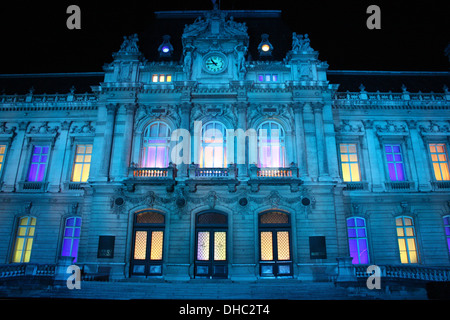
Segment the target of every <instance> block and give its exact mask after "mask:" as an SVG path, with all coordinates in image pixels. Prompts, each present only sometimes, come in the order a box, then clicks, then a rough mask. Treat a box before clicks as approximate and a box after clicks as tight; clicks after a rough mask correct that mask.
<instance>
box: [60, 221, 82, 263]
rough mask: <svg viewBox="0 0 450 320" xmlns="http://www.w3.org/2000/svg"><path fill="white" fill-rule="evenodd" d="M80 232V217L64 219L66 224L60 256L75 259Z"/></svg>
mask: <svg viewBox="0 0 450 320" xmlns="http://www.w3.org/2000/svg"><path fill="white" fill-rule="evenodd" d="M80 233H81V218H80V217H70V218H67V219H66V226H65V228H64V237H63V245H62V252H61V256H63V257H73V258H75V259H74V261H73V262H76V261H77V257H78V246H79V244H80Z"/></svg>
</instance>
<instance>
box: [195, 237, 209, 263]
mask: <svg viewBox="0 0 450 320" xmlns="http://www.w3.org/2000/svg"><path fill="white" fill-rule="evenodd" d="M197 260H202V261H207V260H209V232H208V231H202V232H200V231H199V232H198V233H197Z"/></svg>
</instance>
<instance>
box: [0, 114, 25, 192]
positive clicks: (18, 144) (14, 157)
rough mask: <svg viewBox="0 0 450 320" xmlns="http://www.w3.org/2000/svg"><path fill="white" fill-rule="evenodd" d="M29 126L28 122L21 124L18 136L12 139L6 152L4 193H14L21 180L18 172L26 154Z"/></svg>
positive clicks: (17, 132)
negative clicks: (26, 134) (18, 181)
mask: <svg viewBox="0 0 450 320" xmlns="http://www.w3.org/2000/svg"><path fill="white" fill-rule="evenodd" d="M27 126H28V122H20V123H19V128H18V130H17V131H16V136H15V137H14V138H12V141H11V143H10V144H9V148H8V149H7V150H6V152H7V157H6V159H7V162H6V163H4V164H3V165H4V167H3V171H4V173H3V186H2V191H3V192H14V190H15V185H16V183H17V177H19V179H20V176H19V175H18V174H19V172H18V171H19V168H20V166H19V165H20V163H21V158H22V157H23V154H25V149H24V146H25V145H26V143H25V131H26V129H27ZM22 151H24V152H22ZM21 155H22V156H21ZM22 162H23V161H22Z"/></svg>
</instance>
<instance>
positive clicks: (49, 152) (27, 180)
mask: <svg viewBox="0 0 450 320" xmlns="http://www.w3.org/2000/svg"><path fill="white" fill-rule="evenodd" d="M35 147H41V148H43V147H48V154H47V161H46V162H45V171H44V174H43V177H42V180H41V181H37V180H29V176H30V170H31V166H32V165H33V156H34V154H35V153H34V148H35ZM52 149H53V144H51V143H50V142H45V141H42V143H41V142H40V141H36V142H34V143H33V144H31V150H30V155H29V158H28V159H29V160H28V161H29V162H28V169H27V170H26V172H25V181H26V182H39V183H45V182H47V174H48V172H49V166H50V160H51V159H50V157H51V154H52ZM40 155H42V153H40ZM39 164H40V163H39ZM37 172H38V171H37ZM37 172H36V175H37Z"/></svg>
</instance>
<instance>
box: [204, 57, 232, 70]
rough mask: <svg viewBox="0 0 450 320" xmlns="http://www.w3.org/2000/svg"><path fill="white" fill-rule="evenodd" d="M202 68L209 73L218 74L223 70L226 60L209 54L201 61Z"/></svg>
mask: <svg viewBox="0 0 450 320" xmlns="http://www.w3.org/2000/svg"><path fill="white" fill-rule="evenodd" d="M203 66H204V69H205V70H206V71H207V72H209V73H220V72H222V71H223V70H225V67H226V66H227V60H226V58H225V57H224V56H222V55H221V54H210V55H208V56H206V57H205V59H204V60H203Z"/></svg>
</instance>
